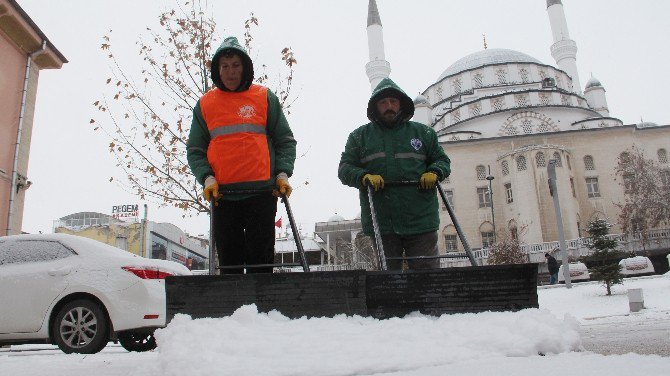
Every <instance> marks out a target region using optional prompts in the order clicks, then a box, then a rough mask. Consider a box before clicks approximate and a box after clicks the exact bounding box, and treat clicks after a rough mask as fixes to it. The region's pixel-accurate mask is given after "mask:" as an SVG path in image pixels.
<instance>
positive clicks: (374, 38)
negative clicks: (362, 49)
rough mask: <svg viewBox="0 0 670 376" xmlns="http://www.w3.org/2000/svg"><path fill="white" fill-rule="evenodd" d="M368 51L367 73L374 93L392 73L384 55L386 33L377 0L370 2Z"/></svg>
mask: <svg viewBox="0 0 670 376" xmlns="http://www.w3.org/2000/svg"><path fill="white" fill-rule="evenodd" d="M368 49H369V51H370V62H369V63H367V64H365V73H367V75H368V79H369V80H370V86H371V91H372V90H374V89H375V87H377V84H379V82H380V81H381V80H383V79H384V78H387V77H388V76H389V74H390V73H391V64H389V62H388V61H386V56H385V55H384V31H383V28H382V20H381V18H379V11H378V10H377V2H376V1H375V0H370V2H369V3H368Z"/></svg>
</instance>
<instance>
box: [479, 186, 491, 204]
mask: <svg viewBox="0 0 670 376" xmlns="http://www.w3.org/2000/svg"><path fill="white" fill-rule="evenodd" d="M477 197H478V199H479V207H480V208H490V207H491V195H490V194H489V189H488V188H477Z"/></svg>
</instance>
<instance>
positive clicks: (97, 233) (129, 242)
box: [54, 223, 142, 255]
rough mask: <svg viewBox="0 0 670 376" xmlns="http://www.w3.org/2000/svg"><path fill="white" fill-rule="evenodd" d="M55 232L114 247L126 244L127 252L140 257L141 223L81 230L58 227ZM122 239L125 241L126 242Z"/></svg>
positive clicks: (92, 227)
mask: <svg viewBox="0 0 670 376" xmlns="http://www.w3.org/2000/svg"><path fill="white" fill-rule="evenodd" d="M54 232H56V233H65V234H70V235H77V236H81V237H84V238H89V239H93V240H97V241H99V242H102V243H105V244H109V245H111V246H113V247H118V246H119V245H120V244H124V243H125V244H126V248H125V250H126V251H128V252H131V253H134V254H136V255H139V249H140V234H141V232H142V226H141V225H140V224H139V223H130V224H110V225H105V226H91V227H83V228H79V229H73V228H67V227H57V228H56V229H55V230H54ZM121 239H125V241H123V240H121ZM119 248H122V247H119Z"/></svg>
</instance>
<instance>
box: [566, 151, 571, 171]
mask: <svg viewBox="0 0 670 376" xmlns="http://www.w3.org/2000/svg"><path fill="white" fill-rule="evenodd" d="M565 163H566V164H567V165H568V170H572V166H571V165H570V156H569V155H567V154H566V155H565Z"/></svg>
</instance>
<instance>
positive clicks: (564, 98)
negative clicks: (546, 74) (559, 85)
mask: <svg viewBox="0 0 670 376" xmlns="http://www.w3.org/2000/svg"><path fill="white" fill-rule="evenodd" d="M561 104H562V105H564V106H568V105H570V97H568V96H567V95H565V94H561Z"/></svg>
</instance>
